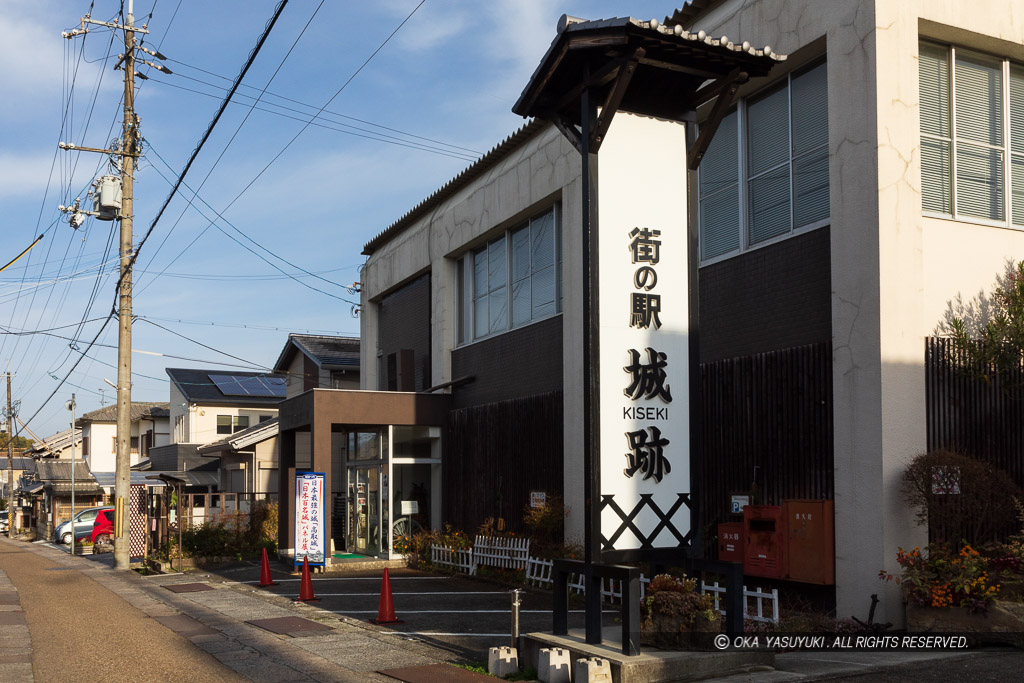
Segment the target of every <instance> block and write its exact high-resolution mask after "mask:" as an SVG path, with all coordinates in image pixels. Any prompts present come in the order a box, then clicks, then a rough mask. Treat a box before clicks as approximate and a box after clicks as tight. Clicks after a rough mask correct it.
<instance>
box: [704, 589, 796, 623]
mask: <svg viewBox="0 0 1024 683" xmlns="http://www.w3.org/2000/svg"><path fill="white" fill-rule="evenodd" d="M701 590H703V591H704V592H705V593H711V595H712V596H713V597H714V599H715V609H716V610H718V611H719V612H721V613H722V614H725V610H724V609H722V608H721V606H720V603H721V601H722V600H723V599H724V598H725V586H719V585H718V582H717V581H715V582H714V583H713V584H711V585H710V586H709V585H708V584H706V583H704V582H703V581H701ZM751 599H753V601H754V603H753V609H751V603H750V601H751ZM766 600H767V601H768V603H769V605H770V606H771V613H772V614H771V616H767V615H766V614H765V610H764V607H765V604H764V603H765V601H766ZM743 603H744V604H743V607H744V609H745V611H746V617H747V619H749V620H751V621H761V622H764V623H768V624H777V623H779V589H778V588H773V589H772V592H771V593H765V592H764V591H762V590H761V587H760V586H758V587H757V590H753V591H752V590H750V589H749V588H747V587H746V586H744V587H743Z"/></svg>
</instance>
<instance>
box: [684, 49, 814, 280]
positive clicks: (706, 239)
mask: <svg viewBox="0 0 1024 683" xmlns="http://www.w3.org/2000/svg"><path fill="white" fill-rule="evenodd" d="M826 67H827V65H826V64H825V63H821V64H818V65H816V66H813V67H810V68H808V69H805V70H803V71H799V72H796V73H793V74H790V75H789V76H787V77H786V80H785V81H783V82H782V83H778V84H775V85H774V86H772V87H771V88H770V89H768V90H767V91H763V92H760V93H758V94H756V95H755V96H752V97H749V98H747V99H744V100H741V101H740V102H739V103H738V104H737V107H736V110H735V111H733V112H732V113H730V114H729V115H728V116H726V117H725V118H724V119H723V120H722V123H721V125H720V126H719V128H718V131H717V132H716V133H715V137H714V138H713V139H712V141H711V145H710V146H709V147H708V151H707V154H705V155H704V159H703V161H702V162H701V165H700V172H699V207H700V211H699V216H700V218H699V220H700V257H701V260H702V261H707V260H710V259H716V258H719V257H724V256H730V255H733V254H737V253H740V252H742V251H746V250H747V249H750V248H753V247H757V246H759V245H761V244H764V243H766V242H769V241H771V240H774V239H779V238H782V237H784V236H786V235H789V234H791V233H793V231H794V230H798V229H801V228H803V229H810V228H817V227H821V226H823V225H827V223H828V218H829V184H828V80H827V68H826Z"/></svg>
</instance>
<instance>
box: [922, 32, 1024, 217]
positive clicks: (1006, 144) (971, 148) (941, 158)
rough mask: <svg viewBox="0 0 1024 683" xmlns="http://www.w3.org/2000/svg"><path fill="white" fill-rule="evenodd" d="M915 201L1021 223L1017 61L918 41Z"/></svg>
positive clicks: (1023, 84) (1021, 105)
mask: <svg viewBox="0 0 1024 683" xmlns="http://www.w3.org/2000/svg"><path fill="white" fill-rule="evenodd" d="M919 57H920V59H919V78H920V93H921V94H920V99H921V207H922V210H923V211H924V212H925V213H926V214H937V215H940V216H944V217H949V218H954V219H958V220H968V221H979V222H984V223H993V224H996V225H1006V224H1010V225H1016V226H1024V68H1022V67H1020V66H1018V65H1016V64H1011V63H1010V62H1008V61H1006V60H1002V59H997V58H994V57H990V56H987V55H981V54H977V53H974V52H970V51H967V50H961V49H960V48H957V47H951V46H947V45H936V44H934V43H927V42H922V43H920V49H919Z"/></svg>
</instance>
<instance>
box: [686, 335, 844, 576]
mask: <svg viewBox="0 0 1024 683" xmlns="http://www.w3.org/2000/svg"><path fill="white" fill-rule="evenodd" d="M701 391H702V400H703V402H704V404H703V410H704V422H703V430H702V434H703V440H702V442H703V449H704V453H703V454H702V457H703V468H702V470H703V472H702V475H701V481H700V482H699V488H698V489H697V490H696V495H697V497H698V508H699V510H700V515H701V519H702V522H701V523H702V525H703V526H704V532H705V533H704V537H705V538H706V539H707V543H708V546H707V547H706V548H705V551H706V553H708V556H709V557H715V556H716V555H715V549H714V547H713V542H714V538H715V533H716V528H715V525H716V524H718V523H719V522H726V521H739V520H740V519H741V518H740V517H739V516H738V515H730V514H729V505H730V497H731V495H732V494H734V493H748V492H750V490H751V485H752V482H753V481H754V477H755V475H754V469H755V467H756V468H757V487H758V490H759V493H760V496H761V498H762V502H763V503H765V504H771V505H778V504H780V503H781V502H782V501H783V500H784V499H787V498H823V499H832V498H833V496H834V491H835V489H834V485H833V448H832V433H833V430H832V345H831V343H828V342H822V343H818V344H809V345H805V346H796V347H793V348H789V349H783V350H780V351H772V352H768V353H761V354H756V355H752V356H743V357H740V358H730V359H726V360H720V361H715V362H711V363H705V364H703V365H702V366H701Z"/></svg>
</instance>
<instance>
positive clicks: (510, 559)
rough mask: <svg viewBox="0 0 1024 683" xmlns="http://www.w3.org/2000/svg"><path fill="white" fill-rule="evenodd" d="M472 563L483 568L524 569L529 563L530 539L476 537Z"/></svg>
mask: <svg viewBox="0 0 1024 683" xmlns="http://www.w3.org/2000/svg"><path fill="white" fill-rule="evenodd" d="M473 561H474V562H476V563H477V564H478V565H483V566H485V567H499V568H501V569H526V565H527V564H528V563H529V561H530V539H528V538H502V537H500V536H477V537H476V541H474V543H473Z"/></svg>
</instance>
